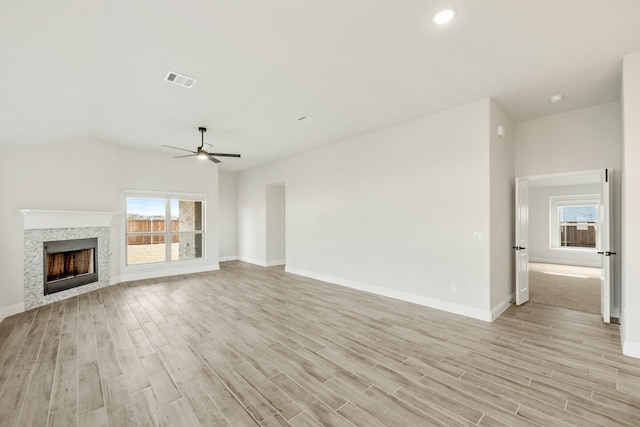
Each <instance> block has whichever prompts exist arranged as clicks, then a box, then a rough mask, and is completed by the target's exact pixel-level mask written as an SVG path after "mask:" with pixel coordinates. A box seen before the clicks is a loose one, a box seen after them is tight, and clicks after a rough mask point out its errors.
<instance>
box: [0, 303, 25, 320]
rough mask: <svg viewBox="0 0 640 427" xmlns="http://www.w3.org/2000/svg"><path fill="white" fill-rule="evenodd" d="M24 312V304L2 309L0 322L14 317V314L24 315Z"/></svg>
mask: <svg viewBox="0 0 640 427" xmlns="http://www.w3.org/2000/svg"><path fill="white" fill-rule="evenodd" d="M23 311H24V303H23V302H21V303H19V304H13V305H10V306H8V307H2V308H0V322H1V321H2V319H4V318H5V317H9V316H13V315H14V314H18V313H22V312H23Z"/></svg>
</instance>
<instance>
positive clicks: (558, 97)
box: [549, 95, 564, 104]
mask: <svg viewBox="0 0 640 427" xmlns="http://www.w3.org/2000/svg"><path fill="white" fill-rule="evenodd" d="M563 99H564V95H553V96H552V97H550V98H549V102H550V103H552V104H556V103H558V102H560V101H562V100H563Z"/></svg>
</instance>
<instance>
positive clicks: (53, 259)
mask: <svg viewBox="0 0 640 427" xmlns="http://www.w3.org/2000/svg"><path fill="white" fill-rule="evenodd" d="M42 246H43V250H44V256H43V257H42V260H43V279H44V295H49V294H52V293H55V292H60V291H64V290H67V289H71V288H75V287H78V286H82V285H87V284H89V283H93V282H97V281H98V268H97V266H98V263H97V255H98V239H97V238H87V239H72V240H57V241H51V242H44V243H43V245H42Z"/></svg>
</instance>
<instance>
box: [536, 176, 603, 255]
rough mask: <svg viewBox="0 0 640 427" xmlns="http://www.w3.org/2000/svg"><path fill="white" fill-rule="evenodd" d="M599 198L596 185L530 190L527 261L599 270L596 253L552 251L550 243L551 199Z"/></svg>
mask: <svg viewBox="0 0 640 427" xmlns="http://www.w3.org/2000/svg"><path fill="white" fill-rule="evenodd" d="M593 194H596V195H599V194H600V185H599V184H584V185H568V186H553V187H530V188H529V260H530V261H533V262H546V263H553V264H569V265H583V266H587V267H600V261H601V260H600V258H601V256H600V255H598V254H597V253H596V251H584V250H574V249H551V247H550V241H549V198H550V197H553V196H574V195H575V196H578V195H593Z"/></svg>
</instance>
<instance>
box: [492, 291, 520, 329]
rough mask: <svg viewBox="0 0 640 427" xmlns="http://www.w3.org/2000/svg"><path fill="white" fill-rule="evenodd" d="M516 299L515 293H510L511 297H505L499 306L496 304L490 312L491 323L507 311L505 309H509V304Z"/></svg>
mask: <svg viewBox="0 0 640 427" xmlns="http://www.w3.org/2000/svg"><path fill="white" fill-rule="evenodd" d="M515 299H516V293H515V292H514V293H512V294H511V295H509V296H508V297H506V298H505V299H504V300H502V302H501V303H500V304H498V305H497V306H496V307H494V308H493V309H492V310H491V321H492V322H493V321H494V320H496V319H497V318H498V317H500V315H501V314H502V313H504V312H505V311H507V309H508V308H509V307H511V304H512V302H511V301H513V300H515Z"/></svg>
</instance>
